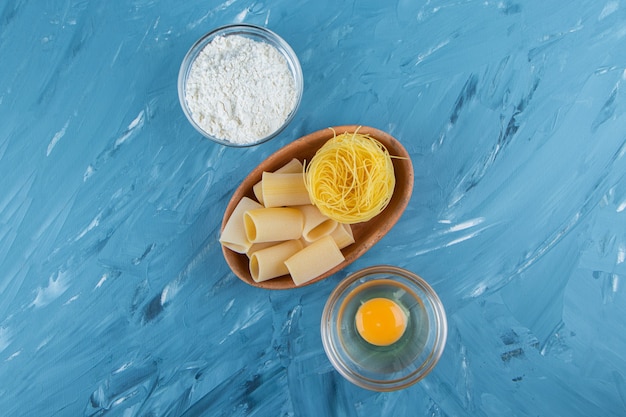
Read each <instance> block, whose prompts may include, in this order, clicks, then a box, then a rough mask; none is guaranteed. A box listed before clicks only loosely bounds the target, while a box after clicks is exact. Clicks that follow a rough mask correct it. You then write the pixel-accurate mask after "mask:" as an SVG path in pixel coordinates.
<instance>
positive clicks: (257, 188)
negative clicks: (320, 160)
mask: <svg viewBox="0 0 626 417" xmlns="http://www.w3.org/2000/svg"><path fill="white" fill-rule="evenodd" d="M302 172H304V166H303V165H302V162H300V161H299V160H298V159H297V158H293V159H292V160H291V161H289V162H287V163H286V164H285V165H283V166H282V167H280V168H278V169H277V170H276V171H274V173H277V174H281V173H282V174H298V173H302ZM252 192H253V193H254V196H255V197H256V199H257V200H258V202H259V203H261V204H264V203H263V180H261V181H259V182H257V183H256V184H254V185H253V186H252Z"/></svg>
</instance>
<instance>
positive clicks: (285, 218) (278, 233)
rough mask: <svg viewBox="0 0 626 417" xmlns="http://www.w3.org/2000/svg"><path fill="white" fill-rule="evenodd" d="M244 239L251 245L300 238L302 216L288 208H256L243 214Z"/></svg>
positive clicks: (298, 211)
mask: <svg viewBox="0 0 626 417" xmlns="http://www.w3.org/2000/svg"><path fill="white" fill-rule="evenodd" d="M243 218H244V227H245V230H246V237H247V238H248V240H249V241H250V242H252V243H259V242H277V241H282V240H292V239H298V238H300V236H302V226H303V223H304V216H303V215H302V212H301V211H300V210H298V209H295V208H290V207H272V208H257V209H254V210H248V211H246V212H245V213H244V216H243Z"/></svg>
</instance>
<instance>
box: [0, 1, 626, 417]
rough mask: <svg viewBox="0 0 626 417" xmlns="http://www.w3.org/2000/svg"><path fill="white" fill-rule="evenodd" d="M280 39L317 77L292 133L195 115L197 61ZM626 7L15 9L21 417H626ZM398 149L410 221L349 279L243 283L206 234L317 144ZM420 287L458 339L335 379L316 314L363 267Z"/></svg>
mask: <svg viewBox="0 0 626 417" xmlns="http://www.w3.org/2000/svg"><path fill="white" fill-rule="evenodd" d="M233 22H247V23H254V24H259V25H263V26H267V27H268V28H270V29H272V30H274V31H276V32H277V33H279V34H280V35H282V36H283V37H284V38H285V39H286V40H287V41H288V42H289V43H290V44H291V45H292V47H293V48H294V50H295V51H296V52H297V54H298V55H299V57H300V60H301V64H302V67H303V71H304V74H305V91H304V99H303V103H302V106H301V109H300V111H299V113H298V115H297V116H296V118H295V121H294V122H293V123H292V125H291V126H290V128H289V129H287V130H286V131H285V132H284V133H282V134H281V135H280V136H279V137H278V138H277V139H276V140H274V141H272V142H270V143H267V144H264V145H262V146H260V147H256V148H251V149H227V148H223V147H220V146H218V145H215V144H212V143H209V142H207V141H206V140H203V139H202V138H201V137H200V136H199V135H198V134H197V133H196V132H195V131H194V130H193V129H192V127H191V126H190V125H189V123H188V122H187V121H186V119H185V118H184V116H183V113H182V111H181V110H180V108H179V104H178V99H177V91H176V76H177V71H178V66H179V64H180V61H181V60H182V58H183V56H184V54H185V52H186V50H187V49H188V48H189V47H190V46H191V44H192V43H193V42H194V41H195V40H196V39H197V38H199V37H200V36H201V35H202V34H203V33H205V32H207V31H209V30H210V29H212V28H214V27H216V26H220V25H223V24H226V23H233ZM625 44H626V4H624V2H623V1H618V0H602V1H595V0H594V1H592V0H588V1H582V0H581V1H574V2H566V1H548V2H545V1H540V0H532V1H525V2H521V1H520V2H514V1H491V0H487V1H461V0H442V1H429V0H399V1H391V2H381V1H377V0H376V1H374V0H372V1H354V2H336V1H324V0H318V1H307V2H305V3H302V4H300V3H298V5H297V6H296V5H295V3H293V2H290V1H286V0H281V1H273V2H271V3H270V2H255V1H250V0H229V1H226V2H218V1H185V2H179V1H173V0H169V1H159V2H156V1H147V0H137V1H132V2H128V1H106V2H84V1H61V0H57V1H48V2H35V1H30V2H26V1H19V0H4V1H3V2H2V3H1V4H0V57H2V58H1V64H0V266H1V268H0V410H1V412H0V413H1V414H2V415H3V416H4V415H6V416H82V415H84V416H100V415H107V416H183V415H184V416H220V415H223V416H234V415H235V416H236V415H242V416H243V415H254V416H307V415H315V416H375V415H376V416H377V415H380V416H404V415H412V416H418V415H419V416H421V415H423V416H504V415H516V416H553V415H560V416H624V415H626V358H625V355H624V352H626V321H625V320H624V317H625V316H626V289H625V288H624V286H625V282H624V281H625V280H626V260H625V258H626V182H625V178H624V176H625V173H626V93H625V86H624V84H625V83H626V49H625V48H624V45H625ZM353 123H354V124H365V125H370V126H374V127H377V128H380V129H383V130H386V131H388V132H389V133H391V134H392V135H394V136H395V137H397V138H398V139H399V140H400V141H401V142H402V143H403V144H404V146H405V147H406V148H407V150H408V151H409V152H410V154H411V157H412V159H413V163H414V165H415V175H416V184H415V189H414V194H413V198H412V200H411V203H410V204H409V207H408V208H407V210H406V212H405V214H404V216H403V217H402V218H401V220H400V222H399V223H398V224H397V225H396V227H395V228H394V229H392V231H391V232H390V233H389V234H388V235H387V236H386V237H385V238H384V239H383V240H381V241H380V242H379V243H378V244H377V245H376V246H375V247H374V248H373V249H372V250H370V251H369V252H368V253H367V254H366V255H365V256H364V257H363V258H361V259H360V260H358V261H357V262H355V263H354V264H352V265H351V266H350V267H349V268H348V269H347V270H345V271H343V272H341V273H339V274H336V275H335V276H333V277H332V278H330V279H328V280H326V281H324V282H321V283H319V284H316V285H313V286H310V287H305V288H300V289H296V290H294V291H288V292H268V291H263V290H259V289H256V288H252V287H249V286H247V285H246V284H244V283H242V282H241V281H240V280H238V279H237V278H236V277H235V276H234V275H233V274H232V273H230V271H229V269H228V268H227V266H226V264H225V262H224V261H223V259H222V256H221V251H220V248H219V244H218V242H217V236H218V227H219V224H220V221H221V217H222V211H223V210H224V207H225V205H226V203H227V201H228V199H229V198H230V194H231V193H232V192H233V190H234V189H235V188H236V186H237V182H238V181H239V180H240V179H242V178H243V177H244V176H245V175H246V174H247V172H248V171H249V170H250V169H251V168H253V167H254V166H256V165H257V164H258V163H259V162H261V161H262V160H263V159H264V158H265V157H266V156H268V155H270V154H271V153H272V152H274V151H276V150H277V149H279V148H280V147H281V146H283V145H285V144H287V143H289V142H290V141H292V140H294V139H296V138H297V137H299V136H302V135H304V134H307V133H310V132H312V131H315V130H318V129H322V128H325V127H327V126H332V125H339V124H353ZM378 263H391V264H394V265H398V266H401V267H405V268H407V269H410V270H412V271H414V272H416V273H418V274H420V275H421V276H422V277H424V278H425V279H426V280H428V281H429V282H430V283H431V284H432V286H433V287H434V288H435V290H436V291H437V292H438V293H439V294H440V296H441V298H442V300H443V302H444V304H445V306H446V309H447V312H448V319H449V327H450V328H449V337H448V344H447V347H446V351H445V353H444V356H443V358H442V359H441V361H440V363H439V364H438V366H437V367H436V368H435V370H434V371H433V372H432V373H431V374H430V375H429V376H428V377H427V378H426V379H425V380H423V381H422V382H420V383H419V384H417V385H415V386H412V387H410V388H408V389H406V390H403V391H399V392H395V393H386V394H379V393H373V392H369V391H365V390H362V389H360V388H357V387H355V386H353V385H351V384H350V383H348V382H347V381H345V380H343V379H342V378H341V377H340V376H339V375H338V374H337V373H336V372H335V371H334V370H333V369H332V367H331V365H330V363H329V362H328V360H327V358H326V356H325V355H324V352H323V349H322V344H321V339H320V335H319V319H320V315H321V311H322V308H323V305H324V302H325V300H326V298H327V296H328V294H329V293H330V292H331V291H332V289H333V288H334V286H335V285H336V284H337V282H338V281H339V280H340V279H341V278H343V277H344V276H345V275H346V274H347V273H349V272H351V271H354V270H357V269H360V268H362V267H365V266H369V265H374V264H378Z"/></svg>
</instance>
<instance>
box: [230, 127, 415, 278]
mask: <svg viewBox="0 0 626 417" xmlns="http://www.w3.org/2000/svg"><path fill="white" fill-rule="evenodd" d="M356 129H358V131H359V133H363V134H369V135H370V136H371V137H373V138H375V139H377V140H378V141H379V142H381V143H382V144H383V145H385V147H386V148H387V150H388V151H389V153H390V154H391V155H392V156H398V157H401V158H402V159H400V158H393V159H392V160H393V167H394V172H395V175H396V185H395V188H394V192H393V196H392V198H391V201H390V202H389V205H387V207H386V208H385V210H383V211H382V213H380V214H379V215H378V216H376V217H374V218H373V219H371V220H369V221H367V222H364V223H357V224H353V225H352V231H353V234H354V240H355V243H353V244H352V245H350V246H348V247H346V248H344V249H342V251H341V252H342V253H343V255H344V257H345V261H343V262H342V263H341V264H339V265H337V266H336V267H335V268H333V269H331V270H330V271H328V272H326V273H325V274H323V275H320V276H319V277H317V278H315V279H313V280H311V281H309V282H307V283H306V284H303V285H301V287H302V286H305V285H310V284H313V283H315V282H318V281H320V280H322V279H324V278H327V277H329V276H331V275H333V274H334V273H336V272H338V271H340V270H341V269H343V268H345V267H346V266H348V265H349V264H351V263H352V262H354V261H355V260H357V259H358V258H359V257H360V256H361V255H363V254H364V253H365V252H367V251H368V250H369V249H370V248H371V247H372V246H374V244H376V242H378V241H379V240H380V239H382V237H383V236H385V234H387V232H389V230H390V229H391V228H392V227H393V226H394V225H395V224H396V222H397V221H398V219H399V218H400V216H401V215H402V213H403V212H404V209H405V208H406V206H407V204H408V203H409V200H410V198H411V193H412V192H413V180H414V179H413V165H412V164H411V160H410V158H409V154H408V153H407V151H406V149H404V147H403V146H402V145H401V144H400V142H398V141H397V140H396V139H395V138H394V137H392V136H391V135H389V134H387V133H385V132H383V131H381V130H378V129H374V128H372V127H367V126H360V127H359V126H357V125H348V126H336V127H333V128H328V129H323V130H319V131H317V132H314V133H311V134H309V135H306V136H303V137H301V138H300V139H297V140H295V141H293V142H292V143H290V144H289V145H287V146H285V147H283V148H281V149H279V150H278V151H277V152H276V153H274V154H273V155H271V156H269V157H268V158H267V159H266V160H265V161H263V162H262V163H261V164H260V165H259V166H257V167H256V168H255V169H254V170H252V172H250V174H249V175H248V176H247V177H246V178H245V179H244V180H243V182H242V183H241V185H240V186H239V187H238V188H237V190H235V192H234V194H233V196H232V197H231V199H230V202H229V203H228V206H227V207H226V210H225V212H224V218H223V220H222V228H221V230H223V229H224V226H225V225H226V221H227V220H228V218H229V217H230V215H231V213H232V212H233V210H234V209H235V207H236V205H237V203H238V202H239V200H241V199H242V198H243V197H244V196H247V197H250V198H252V199H253V200H255V201H256V198H255V197H254V193H253V191H252V187H253V186H254V184H256V183H257V182H258V181H260V180H261V176H262V175H263V171H275V170H276V169H278V168H280V167H281V166H283V165H285V164H286V163H287V162H289V161H290V160H291V159H292V158H298V159H299V160H301V161H302V160H307V161H310V160H311V158H313V155H315V152H316V151H317V150H318V149H319V148H321V147H322V145H324V143H326V141H327V140H329V139H331V138H332V137H333V136H334V133H333V131H334V132H336V133H337V134H341V133H344V132H354V131H355V130H356ZM222 251H223V253H224V258H225V259H226V262H227V263H228V266H230V269H231V270H232V271H233V272H234V273H235V275H237V276H238V277H239V278H240V279H241V280H242V281H244V282H245V283H247V284H250V285H252V286H255V287H259V288H266V289H271V290H284V289H291V288H296V285H295V284H294V283H293V281H292V279H291V277H290V276H289V275H284V276H282V277H278V278H274V279H271V280H268V281H263V282H258V283H257V282H254V280H253V279H252V277H251V276H250V271H249V266H248V262H249V260H248V257H247V256H246V255H245V254H239V253H236V252H233V251H231V250H230V249H228V248H225V247H223V246H222Z"/></svg>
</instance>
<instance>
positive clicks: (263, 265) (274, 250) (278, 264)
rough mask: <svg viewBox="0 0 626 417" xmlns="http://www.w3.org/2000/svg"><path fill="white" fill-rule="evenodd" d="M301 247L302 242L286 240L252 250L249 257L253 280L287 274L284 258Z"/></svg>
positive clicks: (264, 279)
mask: <svg viewBox="0 0 626 417" xmlns="http://www.w3.org/2000/svg"><path fill="white" fill-rule="evenodd" d="M301 249H302V242H300V241H299V240H288V241H286V242H282V243H279V244H277V245H273V246H270V247H267V248H265V249H261V250H258V251H256V252H254V253H253V254H252V256H251V257H250V275H251V276H252V279H253V280H254V282H262V281H267V280H268V279H272V278H276V277H280V276H282V275H287V274H288V273H289V270H288V269H287V266H286V265H285V260H287V259H288V258H289V257H291V256H292V255H293V254H295V253H296V252H298V251H299V250H301Z"/></svg>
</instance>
